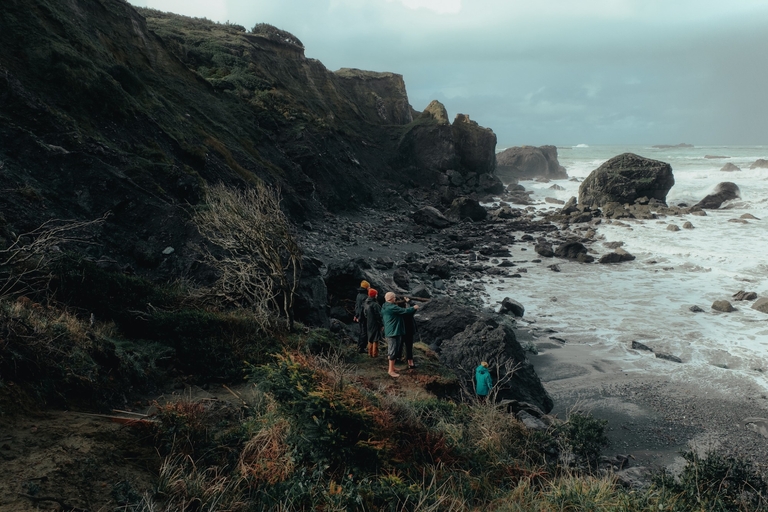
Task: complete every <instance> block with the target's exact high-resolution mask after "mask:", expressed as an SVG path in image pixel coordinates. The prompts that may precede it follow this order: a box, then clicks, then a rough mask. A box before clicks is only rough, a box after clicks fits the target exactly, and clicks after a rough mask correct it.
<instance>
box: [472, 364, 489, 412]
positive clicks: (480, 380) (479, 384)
mask: <svg viewBox="0 0 768 512" xmlns="http://www.w3.org/2000/svg"><path fill="white" fill-rule="evenodd" d="M491 389H493V379H492V378H491V372H489V371H488V363H486V362H485V361H483V362H482V363H480V364H479V365H478V366H477V368H475V393H476V394H477V398H478V400H480V401H481V402H485V401H486V400H487V399H488V394H489V393H490V392H491Z"/></svg>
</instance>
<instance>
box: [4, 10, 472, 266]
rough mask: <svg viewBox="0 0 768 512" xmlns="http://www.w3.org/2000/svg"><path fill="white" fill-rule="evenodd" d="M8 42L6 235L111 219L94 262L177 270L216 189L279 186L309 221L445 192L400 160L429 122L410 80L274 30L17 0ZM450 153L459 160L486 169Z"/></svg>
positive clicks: (7, 15)
mask: <svg viewBox="0 0 768 512" xmlns="http://www.w3.org/2000/svg"><path fill="white" fill-rule="evenodd" d="M0 47H2V48H3V51H2V52H0V121H1V122H0V180H2V183H3V189H4V191H5V192H4V193H3V194H2V195H0V215H2V217H1V218H0V236H4V237H5V238H8V237H9V236H10V232H11V231H15V232H19V231H24V230H27V229H31V228H32V227H35V226H37V225H39V224H40V223H41V222H42V221H44V220H46V219H48V218H53V217H57V218H76V219H92V218H96V217H100V216H101V215H103V214H104V213H106V212H111V216H110V218H109V220H108V222H107V224H106V225H105V227H104V228H103V232H102V233H101V234H100V235H99V242H100V244H99V245H97V246H94V247H92V248H91V249H90V251H91V252H92V256H94V257H101V256H107V257H109V258H114V259H116V260H118V261H121V262H130V263H132V264H134V265H137V264H138V265H139V266H144V267H146V268H147V269H149V270H153V271H156V270H163V271H167V272H168V273H173V272H175V271H178V270H180V269H183V268H184V267H185V265H187V264H188V263H189V262H188V261H186V260H185V259H184V254H185V251H184V247H185V246H186V244H187V243H189V240H191V239H193V238H194V232H193V230H191V228H190V227H189V223H188V213H187V212H188V211H189V208H188V206H187V205H189V204H191V205H194V204H196V203H197V202H199V200H200V198H201V197H202V191H203V190H204V187H205V186H206V184H208V183H216V182H224V183H227V184H230V185H236V186H245V185H247V184H248V183H252V182H255V181H257V180H263V181H265V182H267V183H270V184H273V185H276V186H279V187H280V188H281V190H282V195H283V199H284V201H283V204H284V207H285V208H286V210H287V211H288V212H289V213H290V214H291V215H292V216H293V218H294V219H296V220H301V219H303V218H308V217H312V216H314V215H316V214H318V213H320V212H322V211H324V210H331V211H335V210H341V209H346V208H350V207H352V208H354V207H355V206H356V205H358V204H363V203H366V204H371V203H375V202H376V201H378V200H381V199H386V198H385V197H383V196H384V195H385V194H382V193H381V191H382V190H389V189H395V190H397V189H403V188H404V187H407V186H413V184H414V183H422V184H424V185H425V186H432V185H434V180H427V179H422V178H424V177H425V176H426V175H427V174H428V172H422V173H419V172H416V171H418V170H420V169H426V168H427V167H426V166H424V165H422V164H423V162H421V161H420V160H419V158H421V157H420V156H419V152H418V151H417V150H415V151H413V152H411V153H410V154H409V155H408V156H405V157H404V156H403V154H402V153H401V152H400V151H398V147H399V145H400V141H401V139H403V137H404V134H406V133H407V132H409V131H411V130H413V129H414V127H415V126H416V125H418V124H419V121H414V111H413V109H412V108H411V106H410V104H409V103H408V97H407V93H406V90H405V84H404V81H403V77H402V76H400V75H396V74H393V73H373V72H365V71H360V70H352V69H342V70H339V71H337V72H331V71H329V70H328V69H326V68H325V66H323V64H322V63H320V62H319V61H317V60H313V59H308V58H306V57H305V55H304V47H303V45H302V43H301V42H300V41H299V40H298V39H297V38H295V37H294V36H292V35H291V34H288V33H287V32H284V31H281V30H279V29H276V28H275V27H271V26H269V25H257V26H256V27H254V29H253V31H251V32H248V31H246V30H245V29H244V27H240V26H237V25H230V24H216V23H213V22H210V21H207V20H200V19H193V18H185V17H181V16H177V15H171V14H165V13H161V12H158V11H154V10H148V9H140V10H136V9H134V8H133V7H132V6H131V5H129V4H128V3H127V2H125V1H123V0H67V1H66V2H59V1H56V0H5V1H3V2H2V3H0ZM444 130H445V137H446V138H447V140H449V141H451V145H453V139H454V135H453V133H452V132H451V127H450V126H447V127H445V129H444ZM429 136H432V137H436V140H435V141H431V142H430V141H427V140H426V139H424V140H423V141H422V142H423V144H424V145H427V146H429V145H430V144H436V145H438V146H440V145H441V144H443V140H442V137H443V135H441V132H440V131H439V130H438V131H437V132H435V133H433V134H427V135H425V137H429ZM465 139H466V140H473V139H472V137H465ZM470 143H471V142H470ZM452 147H454V149H453V152H452V153H451V151H450V148H447V151H448V152H449V153H451V156H450V157H449V160H450V163H451V165H454V162H458V163H456V164H455V165H456V166H462V168H466V169H471V167H472V166H474V165H479V166H480V167H482V166H483V164H482V163H481V164H478V163H477V161H476V160H473V159H472V158H470V157H467V156H466V155H465V156H459V153H457V152H456V150H455V145H453V146H452ZM465 153H466V151H465V152H464V153H461V154H462V155H464V154H465ZM460 158H461V159H464V160H463V161H461V162H459V159H460ZM414 178H416V179H414ZM0 242H2V241H1V240H0ZM169 246H171V247H174V248H176V251H175V252H173V253H172V254H173V255H172V256H167V255H161V254H162V251H163V250H164V249H165V248H167V247H169Z"/></svg>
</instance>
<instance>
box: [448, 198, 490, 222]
mask: <svg viewBox="0 0 768 512" xmlns="http://www.w3.org/2000/svg"><path fill="white" fill-rule="evenodd" d="M445 216H446V217H447V218H448V219H449V220H453V221H456V222H459V221H462V220H464V219H470V220H472V221H474V222H478V221H481V220H485V218H486V217H487V216H488V210H486V209H485V208H483V207H482V206H481V205H480V203H479V202H478V201H477V199H472V198H470V197H459V198H457V199H454V200H453V203H451V207H450V208H448V210H447V211H446V212H445Z"/></svg>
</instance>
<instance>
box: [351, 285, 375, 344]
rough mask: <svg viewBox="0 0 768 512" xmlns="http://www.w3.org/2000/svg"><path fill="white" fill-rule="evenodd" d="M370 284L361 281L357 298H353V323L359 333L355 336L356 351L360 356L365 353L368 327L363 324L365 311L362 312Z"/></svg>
mask: <svg viewBox="0 0 768 512" xmlns="http://www.w3.org/2000/svg"><path fill="white" fill-rule="evenodd" d="M370 287H371V284H370V283H369V282H368V281H366V280H363V281H362V282H361V283H360V287H359V288H358V289H357V297H356V298H355V318H354V320H355V322H357V323H358V326H359V327H360V332H359V333H358V336H357V351H358V352H360V353H361V354H362V353H363V352H365V347H366V345H368V326H367V325H366V322H365V311H363V304H364V303H365V301H366V299H368V288H370Z"/></svg>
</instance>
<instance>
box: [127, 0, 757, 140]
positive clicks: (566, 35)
mask: <svg viewBox="0 0 768 512" xmlns="http://www.w3.org/2000/svg"><path fill="white" fill-rule="evenodd" d="M129 1H130V2H131V3H132V4H134V5H137V6H146V7H152V8H155V9H159V10H162V11H170V12H176V13H180V14H185V15H188V16H196V17H205V18H208V19H211V20H214V21H220V22H224V21H229V22H231V23H237V24H240V25H243V26H245V27H246V28H247V29H250V28H252V27H253V26H254V25H255V24H256V23H270V24H272V25H275V26H276V27H278V28H281V29H283V30H287V31H288V32H290V33H292V34H293V35H295V36H296V37H298V38H299V39H300V40H301V41H302V42H303V43H304V46H305V48H306V51H305V53H306V56H307V57H311V58H315V59H318V60H320V61H321V62H322V63H323V64H325V66H326V67H327V68H329V69H331V70H336V69H339V68H342V67H354V68H360V69H366V70H372V71H392V72H395V73H399V74H402V75H403V77H404V79H405V84H406V88H407V90H408V97H409V100H410V102H411V105H413V107H414V108H415V109H416V110H423V109H424V108H425V107H426V106H427V104H429V102H430V101H432V100H434V99H437V100H439V101H441V102H442V103H443V104H444V105H445V106H446V108H447V109H448V114H449V116H450V117H451V118H453V117H454V116H455V115H456V114H457V113H463V114H468V115H469V116H470V118H471V119H473V120H475V121H477V122H478V123H480V124H481V125H482V126H486V127H489V128H492V129H493V131H494V132H495V133H496V135H497V136H498V145H499V147H506V146H514V145H522V144H533V145H542V144H556V145H573V144H580V143H583V144H590V145H597V144H677V143H680V142H686V143H690V144H695V145H718V144H731V145H733V144H759V145H768V98H767V96H766V94H767V93H766V91H768V0H696V1H694V0H665V1H662V0H581V1H580V2H577V1H576V0H539V1H538V2H532V1H531V0H129Z"/></svg>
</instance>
